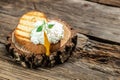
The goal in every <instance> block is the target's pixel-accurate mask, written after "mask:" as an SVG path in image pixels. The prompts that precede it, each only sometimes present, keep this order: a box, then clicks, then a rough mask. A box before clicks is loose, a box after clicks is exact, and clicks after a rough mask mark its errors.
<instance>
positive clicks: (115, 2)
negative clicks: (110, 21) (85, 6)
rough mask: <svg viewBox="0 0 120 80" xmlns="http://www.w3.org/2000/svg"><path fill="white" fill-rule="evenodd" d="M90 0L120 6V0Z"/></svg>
mask: <svg viewBox="0 0 120 80" xmlns="http://www.w3.org/2000/svg"><path fill="white" fill-rule="evenodd" d="M88 1H94V2H97V3H102V4H107V5H111V6H117V7H120V0H88Z"/></svg>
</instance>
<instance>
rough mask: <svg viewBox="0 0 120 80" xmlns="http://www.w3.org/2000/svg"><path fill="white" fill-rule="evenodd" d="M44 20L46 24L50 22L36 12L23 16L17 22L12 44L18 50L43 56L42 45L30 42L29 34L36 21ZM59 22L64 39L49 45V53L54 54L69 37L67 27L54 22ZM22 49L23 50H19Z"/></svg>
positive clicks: (42, 14)
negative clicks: (62, 29)
mask: <svg viewBox="0 0 120 80" xmlns="http://www.w3.org/2000/svg"><path fill="white" fill-rule="evenodd" d="M39 20H45V21H46V22H48V21H51V20H48V19H47V18H46V16H45V14H44V13H41V12H38V11H31V12H28V13H26V14H24V15H23V16H22V17H21V18H20V21H19V24H18V25H17V27H16V29H15V31H14V32H13V36H14V38H13V39H14V41H13V43H14V44H15V45H16V47H18V48H19V49H20V50H23V51H24V50H27V51H28V52H30V53H31V52H32V53H34V54H43V53H46V49H45V47H44V45H42V44H38V45H35V44H33V43H32V42H31V41H30V33H31V31H32V30H33V28H34V24H35V22H36V21H39ZM55 21H57V22H60V23H61V24H63V25H64V27H63V28H64V38H63V39H62V40H61V41H59V42H58V43H56V44H51V46H50V52H54V51H56V50H58V49H59V48H61V47H62V46H64V45H65V43H66V42H67V41H68V40H69V38H70V36H71V31H70V29H69V26H68V25H67V24H66V23H64V22H62V21H61V20H55ZM21 47H22V48H24V49H21Z"/></svg>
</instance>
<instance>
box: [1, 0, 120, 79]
mask: <svg viewBox="0 0 120 80" xmlns="http://www.w3.org/2000/svg"><path fill="white" fill-rule="evenodd" d="M30 10H39V11H42V12H44V13H46V14H47V15H48V16H49V17H55V18H57V17H58V18H61V19H62V20H64V21H66V22H67V23H68V24H70V25H71V26H72V27H73V28H74V29H76V30H78V32H79V33H78V36H79V37H78V45H77V49H76V52H74V54H73V56H72V57H71V58H70V59H69V60H68V61H67V62H66V63H64V64H61V65H58V66H55V67H53V68H39V69H37V70H31V69H25V68H23V67H21V66H19V65H18V64H16V63H15V62H14V60H13V59H11V57H9V54H7V52H6V50H5V43H6V36H7V35H8V34H9V33H10V32H11V31H12V30H13V29H14V28H15V27H16V25H17V23H18V20H19V17H20V16H21V15H22V14H24V13H26V12H28V11H30ZM80 33H82V34H85V35H87V36H88V37H86V36H85V35H82V34H80ZM92 36H93V37H92ZM88 38H89V39H88ZM111 41H113V42H111ZM114 42H117V43H114ZM118 43H120V8H115V7H110V6H105V5H100V4H97V3H92V2H88V1H84V0H33V1H31V0H0V80H75V79H76V80H77V79H78V80H120V45H119V44H118Z"/></svg>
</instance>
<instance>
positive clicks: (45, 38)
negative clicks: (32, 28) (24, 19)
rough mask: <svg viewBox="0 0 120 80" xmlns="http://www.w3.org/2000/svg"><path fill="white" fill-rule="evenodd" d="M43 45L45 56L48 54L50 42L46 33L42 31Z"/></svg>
mask: <svg viewBox="0 0 120 80" xmlns="http://www.w3.org/2000/svg"><path fill="white" fill-rule="evenodd" d="M44 46H45V48H46V56H49V55H50V42H49V41H48V37H47V34H46V33H45V31H44Z"/></svg>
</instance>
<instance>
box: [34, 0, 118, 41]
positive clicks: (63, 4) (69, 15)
mask: <svg viewBox="0 0 120 80" xmlns="http://www.w3.org/2000/svg"><path fill="white" fill-rule="evenodd" d="M52 3H54V4H52ZM35 5H36V9H37V10H40V11H43V12H45V13H46V14H47V15H48V16H50V17H59V18H61V19H63V20H65V21H66V22H68V23H69V24H70V25H71V26H73V27H74V28H76V29H78V31H79V32H80V33H83V34H87V35H91V36H95V37H99V38H102V39H106V40H111V41H114V42H120V40H119V39H120V32H119V29H120V27H119V25H120V8H114V7H108V6H104V5H99V4H96V3H91V2H87V1H84V0H60V1H54V0H50V1H48V0H45V1H40V2H37V3H35Z"/></svg>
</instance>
